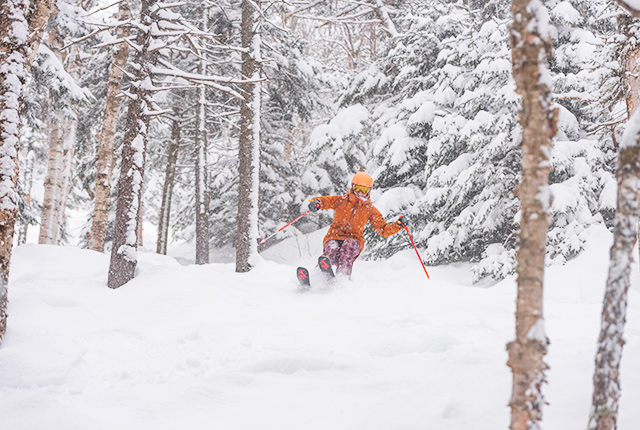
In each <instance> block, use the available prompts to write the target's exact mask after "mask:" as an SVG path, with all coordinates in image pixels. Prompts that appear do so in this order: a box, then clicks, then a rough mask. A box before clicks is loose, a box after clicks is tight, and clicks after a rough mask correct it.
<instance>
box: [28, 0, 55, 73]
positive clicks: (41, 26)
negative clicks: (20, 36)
mask: <svg viewBox="0 0 640 430" xmlns="http://www.w3.org/2000/svg"><path fill="white" fill-rule="evenodd" d="M57 13H58V6H57V0H37V1H35V2H33V1H32V2H31V7H30V8H29V11H28V12H27V14H26V18H27V22H28V23H29V54H28V57H27V65H30V64H31V63H33V60H34V59H35V58H36V54H37V53H38V47H39V46H40V43H42V37H43V36H44V33H45V30H46V29H47V23H48V22H49V17H50V16H51V15H56V14H57ZM27 67H28V66H27Z"/></svg>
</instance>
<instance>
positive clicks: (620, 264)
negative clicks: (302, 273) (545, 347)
mask: <svg viewBox="0 0 640 430" xmlns="http://www.w3.org/2000/svg"><path fill="white" fill-rule="evenodd" d="M616 177H617V182H618V191H617V207H616V215H615V219H614V227H613V245H612V246H611V251H610V256H609V258H610V262H609V273H608V275H607V285H606V290H605V296H604V302H603V305H602V316H601V326H600V336H599V338H598V351H597V353H596V360H595V361H596V363H595V373H594V375H593V404H592V408H591V414H590V417H589V429H590V430H615V429H616V428H617V419H618V402H619V400H620V395H621V390H620V361H621V360H622V349H623V346H624V338H623V335H624V326H625V322H626V313H627V294H628V291H629V286H630V284H631V282H630V278H629V275H630V272H631V264H632V262H633V259H634V257H633V253H634V248H635V243H636V239H637V232H638V230H637V228H638V217H639V216H640V111H638V110H636V112H635V113H634V114H633V117H632V118H631V120H630V121H629V124H628V125H627V129H626V131H625V134H624V136H623V139H622V144H621V148H620V154H619V155H618V168H617V171H616Z"/></svg>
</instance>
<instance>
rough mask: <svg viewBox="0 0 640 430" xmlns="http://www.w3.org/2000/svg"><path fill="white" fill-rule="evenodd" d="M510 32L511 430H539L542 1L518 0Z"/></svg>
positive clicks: (543, 230)
mask: <svg viewBox="0 0 640 430" xmlns="http://www.w3.org/2000/svg"><path fill="white" fill-rule="evenodd" d="M512 11H513V16H514V17H515V19H514V21H513V25H512V29H511V33H510V34H511V48H512V61H513V75H514V78H515V81H516V87H517V92H518V93H519V94H521V96H522V110H521V111H520V124H521V126H522V182H521V184H520V187H519V189H518V195H519V198H520V202H521V213H522V217H521V225H520V236H519V248H518V252H517V256H516V259H517V270H516V271H517V274H518V299H517V305H516V339H515V340H514V341H513V342H510V343H509V344H508V345H507V350H508V352H509V361H508V365H509V367H510V368H511V369H512V372H513V392H512V396H511V402H510V407H511V426H510V428H511V430H531V429H538V428H540V422H541V420H542V406H543V404H544V397H543V396H542V391H541V386H542V384H543V382H545V370H546V368H547V366H546V364H545V363H544V361H543V358H544V355H545V354H546V352H547V345H548V339H547V336H546V333H545V330H544V320H543V313H542V292H543V274H544V259H545V242H546V235H547V230H548V227H549V216H548V208H549V205H550V200H549V195H550V193H549V188H548V177H549V170H550V163H549V151H550V148H551V140H552V138H553V135H554V134H555V117H556V114H555V112H553V111H552V108H551V107H552V99H551V93H550V90H549V87H548V86H547V82H551V80H550V76H549V71H548V69H547V62H548V59H549V58H550V55H551V41H550V37H549V35H548V34H546V30H544V29H546V28H548V22H541V20H542V19H546V10H544V6H542V4H541V3H540V2H537V1H536V2H530V1H529V0H514V1H513V6H512Z"/></svg>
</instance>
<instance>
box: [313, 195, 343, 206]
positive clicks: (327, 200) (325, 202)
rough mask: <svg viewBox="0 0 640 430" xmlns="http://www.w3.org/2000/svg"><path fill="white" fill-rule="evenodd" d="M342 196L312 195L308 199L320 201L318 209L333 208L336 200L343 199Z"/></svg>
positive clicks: (336, 202)
mask: <svg viewBox="0 0 640 430" xmlns="http://www.w3.org/2000/svg"><path fill="white" fill-rule="evenodd" d="M343 197H344V196H323V197H313V198H311V199H309V201H311V202H313V201H318V202H320V208H319V209H335V208H336V205H337V204H338V202H340V201H341V200H342V199H343Z"/></svg>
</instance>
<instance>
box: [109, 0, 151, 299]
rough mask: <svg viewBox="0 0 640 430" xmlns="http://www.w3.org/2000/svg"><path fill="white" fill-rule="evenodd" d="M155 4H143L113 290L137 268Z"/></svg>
mask: <svg viewBox="0 0 640 430" xmlns="http://www.w3.org/2000/svg"><path fill="white" fill-rule="evenodd" d="M155 3H156V2H155V0H143V1H142V4H141V12H140V21H141V25H140V26H139V29H138V35H137V38H136V45H137V46H138V47H139V48H138V49H139V50H138V51H137V52H136V55H135V57H134V61H133V67H132V69H133V75H134V77H133V79H132V82H131V88H130V90H129V91H130V99H129V104H128V107H127V118H126V126H125V130H126V131H125V135H124V141H123V143H122V161H121V165H120V178H119V180H118V199H117V205H116V219H115V225H114V234H113V249H112V250H111V261H110V264H109V277H108V280H107V285H108V286H109V288H118V287H121V286H122V285H124V284H125V283H127V282H128V281H130V280H131V279H133V277H134V275H135V269H136V265H137V250H138V234H137V231H138V219H139V211H140V210H141V198H142V181H143V179H144V166H145V159H146V148H147V141H148V128H149V117H148V113H149V112H150V111H152V105H153V100H152V90H153V83H152V82H151V71H150V69H151V68H152V67H153V66H154V64H155V58H156V57H157V53H156V51H154V50H153V49H150V47H151V44H152V41H153V37H152V34H151V33H152V31H153V30H154V29H157V26H156V25H154V24H153V23H152V19H151V16H150V8H151V7H152V6H154V5H155Z"/></svg>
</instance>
